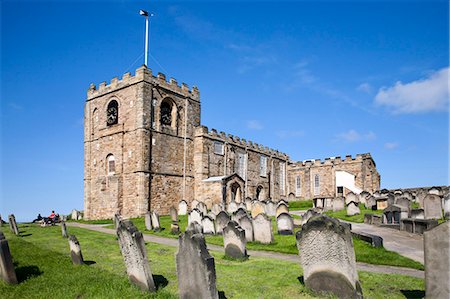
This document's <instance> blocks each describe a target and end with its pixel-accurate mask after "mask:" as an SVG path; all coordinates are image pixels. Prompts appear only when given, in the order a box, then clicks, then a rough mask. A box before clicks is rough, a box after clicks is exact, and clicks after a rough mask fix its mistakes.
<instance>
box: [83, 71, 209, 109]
mask: <svg viewBox="0 0 450 299" xmlns="http://www.w3.org/2000/svg"><path fill="white" fill-rule="evenodd" d="M142 81H145V82H148V83H151V84H154V85H156V86H160V87H162V88H164V89H167V90H169V91H172V92H174V93H177V94H180V95H183V96H186V97H189V98H191V99H193V100H196V101H200V91H199V90H198V88H197V87H196V86H194V87H192V89H189V86H188V85H187V84H186V83H181V86H180V85H179V84H178V82H177V80H175V79H174V78H170V79H169V81H167V80H166V75H165V74H163V73H158V75H157V76H153V74H152V70H151V69H149V68H147V67H146V66H141V67H139V68H138V69H137V70H136V73H135V75H134V76H132V75H131V73H129V72H128V73H125V74H123V76H122V78H121V79H119V78H118V77H114V78H112V79H111V81H110V83H109V84H107V83H106V82H105V81H103V82H101V83H100V84H99V85H98V86H96V85H95V84H94V83H91V84H90V85H89V88H88V91H87V99H88V101H89V100H91V99H94V98H96V97H99V96H102V95H105V94H108V93H110V92H113V91H115V90H118V89H122V88H125V87H128V86H131V85H133V84H136V83H138V82H142Z"/></svg>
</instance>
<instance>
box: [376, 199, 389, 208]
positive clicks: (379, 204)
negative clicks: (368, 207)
mask: <svg viewBox="0 0 450 299" xmlns="http://www.w3.org/2000/svg"><path fill="white" fill-rule="evenodd" d="M376 201H377V210H384V209H386V208H387V207H388V198H387V197H377V198H376Z"/></svg>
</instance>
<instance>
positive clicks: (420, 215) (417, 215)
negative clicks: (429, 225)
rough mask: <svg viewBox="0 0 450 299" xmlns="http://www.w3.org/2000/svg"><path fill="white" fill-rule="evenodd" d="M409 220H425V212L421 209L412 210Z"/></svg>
mask: <svg viewBox="0 0 450 299" xmlns="http://www.w3.org/2000/svg"><path fill="white" fill-rule="evenodd" d="M411 218H413V219H425V212H424V211H423V209H412V210H411Z"/></svg>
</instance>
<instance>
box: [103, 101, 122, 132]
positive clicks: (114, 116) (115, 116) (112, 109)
mask: <svg viewBox="0 0 450 299" xmlns="http://www.w3.org/2000/svg"><path fill="white" fill-rule="evenodd" d="M118 121H119V104H118V103H117V101H116V100H112V101H111V102H109V104H108V108H107V109H106V124H107V125H108V126H111V125H115V124H117V123H118Z"/></svg>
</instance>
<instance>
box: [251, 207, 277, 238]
mask: <svg viewBox="0 0 450 299" xmlns="http://www.w3.org/2000/svg"><path fill="white" fill-rule="evenodd" d="M253 238H254V239H255V241H257V242H260V243H262V244H270V243H272V242H273V231H272V219H270V218H269V217H268V216H267V215H266V214H264V213H262V214H258V216H256V217H255V218H253Z"/></svg>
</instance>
